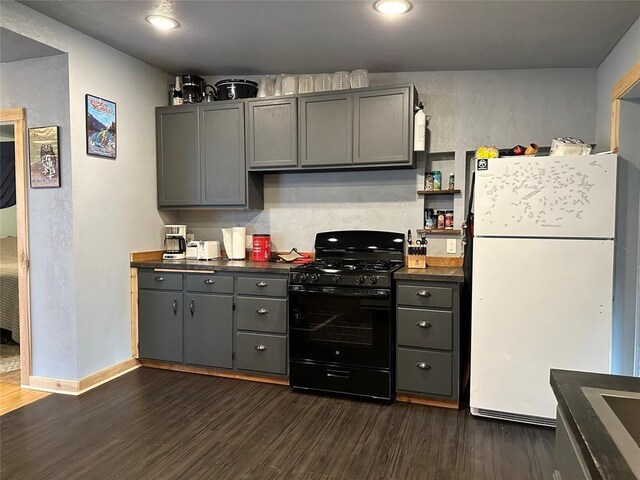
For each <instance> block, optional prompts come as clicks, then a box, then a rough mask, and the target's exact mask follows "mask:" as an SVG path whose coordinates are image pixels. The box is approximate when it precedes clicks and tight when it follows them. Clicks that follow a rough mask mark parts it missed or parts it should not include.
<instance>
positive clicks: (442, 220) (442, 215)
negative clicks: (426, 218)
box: [436, 210, 446, 230]
mask: <svg viewBox="0 0 640 480" xmlns="http://www.w3.org/2000/svg"><path fill="white" fill-rule="evenodd" d="M445 216H446V212H445V211H444V210H438V220H437V223H436V228H437V229H438V230H444V225H445Z"/></svg>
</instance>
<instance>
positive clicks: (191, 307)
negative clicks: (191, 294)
mask: <svg viewBox="0 0 640 480" xmlns="http://www.w3.org/2000/svg"><path fill="white" fill-rule="evenodd" d="M195 309H196V306H195V304H194V300H191V305H189V310H191V316H192V317H193V312H194V311H195Z"/></svg>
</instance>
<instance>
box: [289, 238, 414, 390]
mask: <svg viewBox="0 0 640 480" xmlns="http://www.w3.org/2000/svg"><path fill="white" fill-rule="evenodd" d="M315 252H316V261H315V262H313V263H309V264H305V265H299V266H296V267H294V268H292V269H291V273H290V274H289V302H290V305H289V326H290V342H289V349H290V365H289V367H290V380H291V385H292V386H293V388H295V389H306V390H316V391H325V392H332V393H343V394H350V395H357V396H361V397H368V398H375V399H383V400H393V398H394V396H395V394H394V392H395V375H394V359H395V352H394V345H395V309H394V303H395V302H394V289H393V272H394V271H395V270H397V269H399V268H400V267H401V266H402V265H403V264H404V235H403V234H401V233H391V232H377V231H363V230H348V231H336V232H323V233H319V234H317V235H316V241H315Z"/></svg>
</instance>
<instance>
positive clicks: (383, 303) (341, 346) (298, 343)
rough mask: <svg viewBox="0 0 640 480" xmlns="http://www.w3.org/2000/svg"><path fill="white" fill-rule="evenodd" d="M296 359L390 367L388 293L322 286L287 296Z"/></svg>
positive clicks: (293, 352) (382, 367) (293, 351)
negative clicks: (315, 289)
mask: <svg viewBox="0 0 640 480" xmlns="http://www.w3.org/2000/svg"><path fill="white" fill-rule="evenodd" d="M289 302H290V303H289V327H290V342H289V349H290V356H291V359H292V360H300V361H311V362H324V363H335V364H339V365H352V366H359V367H370V368H381V369H389V368H390V367H391V355H390V348H391V347H390V345H391V334H392V333H391V332H392V327H393V326H392V316H391V313H392V312H391V300H390V292H389V291H388V290H366V289H346V288H342V289H341V288H320V289H318V291H295V290H293V291H290V292H289Z"/></svg>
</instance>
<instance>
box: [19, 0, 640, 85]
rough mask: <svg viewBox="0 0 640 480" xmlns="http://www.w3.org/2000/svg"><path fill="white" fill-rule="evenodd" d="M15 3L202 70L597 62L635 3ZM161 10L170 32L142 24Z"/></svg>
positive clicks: (162, 61)
mask: <svg viewBox="0 0 640 480" xmlns="http://www.w3.org/2000/svg"><path fill="white" fill-rule="evenodd" d="M21 3H24V4H25V5H27V6H29V7H31V8H34V9H36V10H38V11H40V12H42V13H44V14H45V15H48V16H50V17H53V18H55V19H57V20H59V21H61V22H63V23H65V24H67V25H69V26H71V27H73V28H75V29H77V30H80V31H81V32H84V33H86V34H88V35H90V36H92V37H95V38H97V39H99V40H101V41H103V42H105V43H107V44H109V45H112V46H114V47H115V48H118V49H119V50H122V51H124V52H127V53H129V54H131V55H133V56H134V57H137V58H139V59H141V60H143V61H145V62H147V63H149V64H151V65H155V66H157V67H159V68H161V69H162V70H165V71H167V72H169V73H172V74H176V73H184V72H191V73H197V74H202V75H224V74H231V73H234V74H263V73H276V72H289V73H302V72H308V73H317V72H325V71H326V72H332V71H336V70H352V69H354V68H358V67H365V68H368V69H369V70H370V71H373V72H385V71H424V70H477V69H506V68H556V67H596V66H598V65H599V64H600V63H601V62H602V60H603V59H604V58H605V57H606V55H607V54H608V53H609V51H611V49H612V48H613V47H614V46H615V44H616V43H617V42H618V40H619V39H620V38H621V37H622V35H623V34H624V33H625V32H626V30H627V29H628V28H629V27H630V26H631V25H632V24H633V22H634V21H635V20H636V19H637V18H638V16H640V1H637V0H634V1H613V0H611V1H598V0H583V1H527V0H518V1H485V0H472V1H455V0H449V1H413V2H412V3H413V4H414V6H413V9H412V10H411V11H410V12H409V13H407V14H405V15H402V16H399V17H387V16H384V15H381V14H379V13H377V12H375V11H374V10H373V0H370V1H365V0H362V1H347V0H344V1H343V0H297V1H296V0H293V1H271V0H262V1H248V0H233V1H191V0H156V1H147V0H140V1H107V0H104V1H87V0H62V1H58V0H45V1H43V0H21ZM152 13H163V14H168V15H170V16H172V17H173V18H175V19H176V20H178V21H179V22H180V24H181V27H180V28H179V29H177V30H173V31H169V32H158V31H156V30H154V29H153V27H151V26H150V25H149V24H148V23H146V22H145V21H144V18H145V16H147V15H149V14H152Z"/></svg>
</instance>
